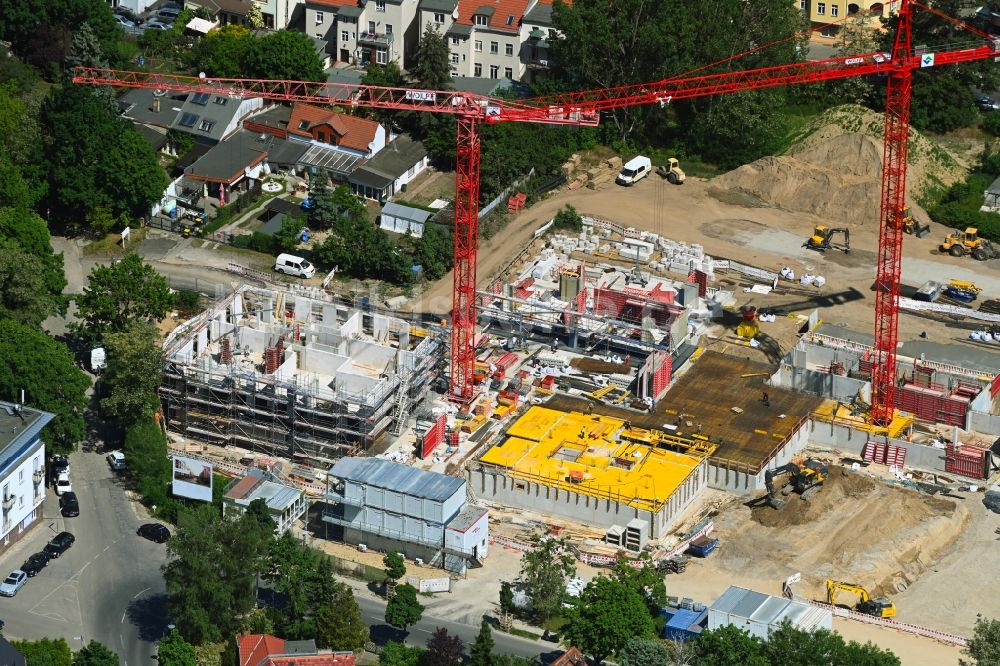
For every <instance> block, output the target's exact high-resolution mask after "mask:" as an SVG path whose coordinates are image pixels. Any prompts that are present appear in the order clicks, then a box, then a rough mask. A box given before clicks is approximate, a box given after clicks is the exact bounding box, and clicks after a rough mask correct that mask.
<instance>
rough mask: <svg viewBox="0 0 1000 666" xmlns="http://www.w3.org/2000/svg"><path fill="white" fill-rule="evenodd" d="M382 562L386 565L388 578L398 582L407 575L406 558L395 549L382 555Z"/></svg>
mask: <svg viewBox="0 0 1000 666" xmlns="http://www.w3.org/2000/svg"><path fill="white" fill-rule="evenodd" d="M382 564H383V565H384V566H385V577H386V579H388V580H390V581H392V582H394V583H395V582H396V581H398V580H399V579H400V578H402V577H403V576H405V575H406V560H405V559H403V556H402V555H400V554H399V553H397V552H395V551H391V552H388V553H386V554H385V556H384V557H382Z"/></svg>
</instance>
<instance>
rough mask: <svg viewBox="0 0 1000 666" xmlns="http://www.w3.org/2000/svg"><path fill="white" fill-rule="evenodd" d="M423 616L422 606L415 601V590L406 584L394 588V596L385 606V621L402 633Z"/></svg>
mask: <svg viewBox="0 0 1000 666" xmlns="http://www.w3.org/2000/svg"><path fill="white" fill-rule="evenodd" d="M423 616H424V606H423V604H421V603H420V602H419V601H417V589H416V588H415V587H413V586H412V585H410V584H408V583H404V584H402V585H400V586H399V587H397V588H396V596H394V597H393V598H392V599H390V600H389V603H387V604H386V605H385V621H386V624H389V625H391V626H393V627H398V628H400V629H402V630H403V631H406V629H407V628H408V627H409V626H410V625H411V624H414V623H416V622H419V621H420V618H422V617H423Z"/></svg>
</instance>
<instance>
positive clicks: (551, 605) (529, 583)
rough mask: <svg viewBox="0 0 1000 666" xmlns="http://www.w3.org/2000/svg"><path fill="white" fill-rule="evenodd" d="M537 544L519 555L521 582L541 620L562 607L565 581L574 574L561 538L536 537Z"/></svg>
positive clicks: (569, 556) (534, 611)
mask: <svg viewBox="0 0 1000 666" xmlns="http://www.w3.org/2000/svg"><path fill="white" fill-rule="evenodd" d="M533 541H534V543H535V545H536V548H535V549H534V550H530V551H526V552H525V553H524V555H522V556H521V576H520V579H521V582H522V583H524V586H525V588H526V591H527V593H528V597H530V598H531V606H532V611H533V613H534V614H535V616H536V617H537V618H538V620H539V621H540V622H542V623H544V622H545V621H546V620H548V619H549V618H551V617H554V616H555V615H556V613H558V612H559V611H560V610H561V609H562V604H563V599H564V597H565V595H566V581H567V580H569V579H570V578H571V577H573V576H575V575H576V565H575V559H574V558H573V555H572V554H571V553H570V552H569V550H568V549H567V547H566V542H565V541H564V540H562V539H553V538H549V537H537V536H536V537H535V538H534V539H533Z"/></svg>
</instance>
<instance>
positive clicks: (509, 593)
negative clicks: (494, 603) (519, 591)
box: [500, 581, 514, 631]
mask: <svg viewBox="0 0 1000 666" xmlns="http://www.w3.org/2000/svg"><path fill="white" fill-rule="evenodd" d="M513 615H514V590H513V588H511V585H510V583H508V582H507V581H503V582H502V583H500V628H501V629H503V630H504V631H510V627H511V624H513V622H514V618H513Z"/></svg>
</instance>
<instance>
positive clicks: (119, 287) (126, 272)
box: [76, 252, 173, 339]
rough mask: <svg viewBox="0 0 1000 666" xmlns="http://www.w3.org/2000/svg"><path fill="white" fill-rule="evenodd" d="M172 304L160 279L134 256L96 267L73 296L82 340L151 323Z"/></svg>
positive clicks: (161, 277)
mask: <svg viewBox="0 0 1000 666" xmlns="http://www.w3.org/2000/svg"><path fill="white" fill-rule="evenodd" d="M172 303H173V297H172V296H171V294H170V287H169V285H168V284H167V281H166V280H165V279H164V278H163V276H162V275H160V274H159V273H157V272H156V270H155V269H154V268H153V267H152V266H150V265H149V264H146V263H145V262H143V260H142V257H140V256H139V255H138V254H136V253H135V252H129V253H128V254H126V255H125V256H124V257H122V258H121V259H120V260H119V261H117V262H115V263H113V264H111V265H109V266H104V265H98V266H95V267H94V268H93V270H91V271H90V276H89V284H88V285H87V287H86V288H85V289H84V290H83V293H82V294H80V295H79V296H77V299H76V305H77V309H78V311H79V316H80V319H81V320H82V321H83V323H82V325H81V326H80V327H79V331H80V333H81V335H82V336H83V337H93V338H97V339H100V338H102V337H103V336H104V334H106V333H109V332H111V333H113V332H117V331H122V330H124V329H125V328H126V326H127V325H128V323H129V322H131V321H143V322H148V323H154V322H157V321H159V320H160V319H162V318H163V317H164V316H166V314H167V310H169V309H170V306H171V305H172Z"/></svg>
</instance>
